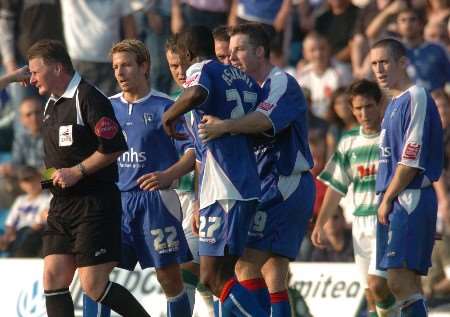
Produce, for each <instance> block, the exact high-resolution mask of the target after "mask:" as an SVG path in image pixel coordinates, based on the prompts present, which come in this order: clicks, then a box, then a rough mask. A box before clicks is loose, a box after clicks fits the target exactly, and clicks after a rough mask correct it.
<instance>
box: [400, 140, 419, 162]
mask: <svg viewBox="0 0 450 317" xmlns="http://www.w3.org/2000/svg"><path fill="white" fill-rule="evenodd" d="M419 151H420V144H417V143H408V144H407V145H406V148H405V153H404V154H403V158H404V159H406V160H413V161H414V160H417V156H418V155H419Z"/></svg>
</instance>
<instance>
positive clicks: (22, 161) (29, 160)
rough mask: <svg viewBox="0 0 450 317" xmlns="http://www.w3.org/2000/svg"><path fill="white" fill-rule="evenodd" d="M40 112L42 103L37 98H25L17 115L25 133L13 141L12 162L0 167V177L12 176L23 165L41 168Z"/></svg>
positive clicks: (42, 160) (42, 163)
mask: <svg viewBox="0 0 450 317" xmlns="http://www.w3.org/2000/svg"><path fill="white" fill-rule="evenodd" d="M42 110H43V106H42V101H41V99H40V98H38V97H34V96H32V97H27V98H25V99H24V100H23V101H22V103H21V105H20V109H19V113H20V121H21V123H22V125H23V126H24V128H25V130H26V133H24V134H20V135H19V136H17V137H16V138H15V139H14V144H13V152H12V160H11V162H9V163H4V164H1V165H0V175H3V176H5V175H6V176H13V175H14V172H15V171H14V169H15V168H16V167H18V166H24V165H29V166H33V167H35V168H37V169H41V168H43V166H44V159H43V157H44V149H43V144H42V135H41V127H42Z"/></svg>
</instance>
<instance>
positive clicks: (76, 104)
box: [43, 73, 127, 195]
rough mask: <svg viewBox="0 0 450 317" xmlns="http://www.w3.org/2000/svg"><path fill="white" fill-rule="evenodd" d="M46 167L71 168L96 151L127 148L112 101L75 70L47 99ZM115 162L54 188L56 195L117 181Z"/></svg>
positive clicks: (45, 115) (81, 191) (90, 188)
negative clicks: (63, 87)
mask: <svg viewBox="0 0 450 317" xmlns="http://www.w3.org/2000/svg"><path fill="white" fill-rule="evenodd" d="M43 121H44V122H43V136H44V154H45V159H44V160H45V165H46V167H47V168H51V167H54V168H56V169H59V168H66V167H72V166H75V165H77V164H79V163H80V162H82V161H83V160H85V159H86V158H87V157H89V156H91V155H92V153H94V152H95V151H99V152H101V153H104V154H109V153H114V152H118V151H126V150H127V145H126V142H125V138H124V136H123V133H122V130H121V128H120V125H119V123H118V122H117V120H116V118H115V116H114V111H113V109H112V106H111V102H110V101H109V99H108V98H107V97H105V96H104V95H103V94H102V93H101V92H100V91H99V90H97V89H96V88H95V87H93V86H92V85H90V84H89V83H87V82H86V81H84V80H83V79H82V78H81V77H80V75H79V74H78V73H75V74H74V76H73V77H72V80H71V81H70V83H69V85H68V86H67V88H66V91H65V92H64V94H63V95H62V96H61V97H60V98H58V99H56V98H55V97H53V96H51V97H50V98H49V100H48V101H47V104H46V106H45V111H44V119H43ZM117 177H118V174H117V163H116V162H114V163H113V164H111V165H109V166H107V167H105V168H103V169H101V170H98V171H97V172H96V173H93V174H91V175H88V176H86V177H85V178H83V179H81V181H80V182H78V183H77V184H75V185H74V186H72V187H69V188H65V189H61V188H60V187H57V188H53V189H52V192H53V194H55V195H60V194H71V193H86V192H92V190H95V189H100V188H99V186H101V185H102V184H103V185H107V184H108V183H109V184H113V183H115V182H116V181H117Z"/></svg>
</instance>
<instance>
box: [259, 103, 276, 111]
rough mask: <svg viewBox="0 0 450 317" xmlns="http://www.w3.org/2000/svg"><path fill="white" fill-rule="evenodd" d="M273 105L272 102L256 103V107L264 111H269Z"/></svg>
mask: <svg viewBox="0 0 450 317" xmlns="http://www.w3.org/2000/svg"><path fill="white" fill-rule="evenodd" d="M273 106H274V105H273V104H271V103H268V102H265V101H263V102H261V103H260V104H259V105H258V108H259V109H261V110H264V111H270V110H271V109H272V108H273Z"/></svg>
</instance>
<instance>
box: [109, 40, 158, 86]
mask: <svg viewBox="0 0 450 317" xmlns="http://www.w3.org/2000/svg"><path fill="white" fill-rule="evenodd" d="M121 52H126V53H133V54H134V55H135V56H136V62H137V64H138V65H142V64H143V63H147V71H146V72H145V77H147V78H149V76H150V52H149V50H148V48H147V47H146V46H145V44H144V43H142V42H141V41H139V40H135V39H126V40H123V41H120V42H118V43H116V44H114V46H113V47H112V48H111V51H110V52H109V55H110V56H111V57H112V56H113V54H116V53H121Z"/></svg>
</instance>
